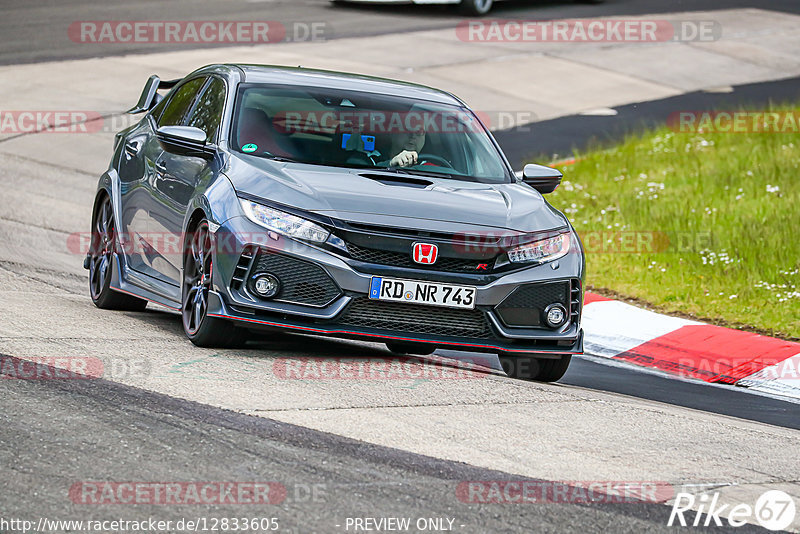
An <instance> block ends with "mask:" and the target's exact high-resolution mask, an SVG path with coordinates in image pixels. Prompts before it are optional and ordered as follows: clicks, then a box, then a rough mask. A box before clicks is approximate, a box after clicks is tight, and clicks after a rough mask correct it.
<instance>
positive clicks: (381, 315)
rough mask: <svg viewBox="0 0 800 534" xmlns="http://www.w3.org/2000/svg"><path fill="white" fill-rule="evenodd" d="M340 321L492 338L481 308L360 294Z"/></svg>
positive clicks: (382, 327)
mask: <svg viewBox="0 0 800 534" xmlns="http://www.w3.org/2000/svg"><path fill="white" fill-rule="evenodd" d="M337 323H340V324H343V325H349V326H359V327H363V328H375V329H377V330H391V331H392V332H395V333H404V332H406V333H411V334H429V335H436V336H452V337H467V338H478V339H488V338H491V337H492V330H491V328H490V326H489V323H488V322H487V321H486V316H485V315H484V313H483V312H482V311H480V310H457V309H450V308H437V307H434V306H419V305H415V304H403V303H400V302H381V301H376V300H370V299H368V298H366V297H357V298H355V299H353V302H351V303H350V305H349V306H348V307H347V309H346V310H345V311H344V313H343V315H342V316H341V318H340V319H338V320H337Z"/></svg>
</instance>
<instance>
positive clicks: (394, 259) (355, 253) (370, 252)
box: [347, 243, 494, 274]
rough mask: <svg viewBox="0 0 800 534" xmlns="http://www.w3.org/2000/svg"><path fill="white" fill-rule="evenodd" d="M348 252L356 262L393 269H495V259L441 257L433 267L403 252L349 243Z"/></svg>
mask: <svg viewBox="0 0 800 534" xmlns="http://www.w3.org/2000/svg"><path fill="white" fill-rule="evenodd" d="M347 251H348V252H349V253H350V257H352V258H353V259H354V260H357V261H362V262H364V263H374V264H378V265H391V266H393V267H405V268H407V269H428V270H431V271H444V272H451V273H477V274H483V273H489V272H492V267H494V259H492V260H483V261H480V260H464V259H459V258H443V257H441V256H440V257H439V258H438V259H437V260H436V263H434V264H433V265H424V264H421V263H416V262H415V261H414V260H413V259H412V257H411V252H410V251H409V253H408V254H403V253H402V252H392V251H390V250H379V249H374V248H366V247H361V246H358V245H355V244H353V243H347ZM481 264H484V265H486V269H485V270H484V269H479V266H480V265H481Z"/></svg>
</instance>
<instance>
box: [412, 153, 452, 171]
mask: <svg viewBox="0 0 800 534" xmlns="http://www.w3.org/2000/svg"><path fill="white" fill-rule="evenodd" d="M426 163H433V164H434V165H436V166H438V167H447V168H449V169H452V168H453V165H452V164H451V163H450V162H449V161H447V160H446V159H444V158H443V157H441V156H437V155H436V154H420V155H419V156H417V163H416V165H414V166H415V167H418V166H420V165H424V164H426Z"/></svg>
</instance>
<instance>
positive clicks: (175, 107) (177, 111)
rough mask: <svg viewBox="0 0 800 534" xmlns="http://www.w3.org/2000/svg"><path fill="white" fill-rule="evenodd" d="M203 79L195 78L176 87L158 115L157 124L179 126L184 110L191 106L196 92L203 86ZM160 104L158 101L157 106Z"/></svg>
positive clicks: (184, 113) (183, 116) (186, 110)
mask: <svg viewBox="0 0 800 534" xmlns="http://www.w3.org/2000/svg"><path fill="white" fill-rule="evenodd" d="M205 81H206V79H205V78H197V79H195V80H192V81H189V82H186V83H185V84H183V85H181V86H180V87H178V89H177V90H176V91H175V93H173V94H172V96H170V97H169V101H168V102H167V103H166V104H165V106H166V107H164V108H163V111H162V112H161V116H160V117H158V126H159V127H161V126H181V125H182V124H183V119H184V118H185V117H186V112H188V111H189V109H190V108H191V107H192V103H193V102H194V99H195V97H196V96H197V92H198V91H199V90H200V88H201V87H203V83H204V82H205ZM161 104H162V103H161V102H159V106H160V105H161ZM155 111H159V110H155Z"/></svg>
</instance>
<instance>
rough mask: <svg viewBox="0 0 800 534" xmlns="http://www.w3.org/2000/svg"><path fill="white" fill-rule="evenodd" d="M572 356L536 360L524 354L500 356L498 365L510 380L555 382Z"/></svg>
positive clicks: (565, 355) (562, 374) (561, 375)
mask: <svg viewBox="0 0 800 534" xmlns="http://www.w3.org/2000/svg"><path fill="white" fill-rule="evenodd" d="M571 360H572V356H571V355H569V354H564V355H561V356H560V357H558V358H536V357H534V356H529V355H525V354H520V355H514V354H513V353H507V354H501V355H500V365H502V367H503V371H504V372H505V373H506V375H508V376H509V377H511V378H516V379H519V380H532V381H536V382H556V381H557V380H560V379H561V378H562V377H563V376H564V374H565V373H566V372H567V368H568V367H569V362H570V361H571Z"/></svg>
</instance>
